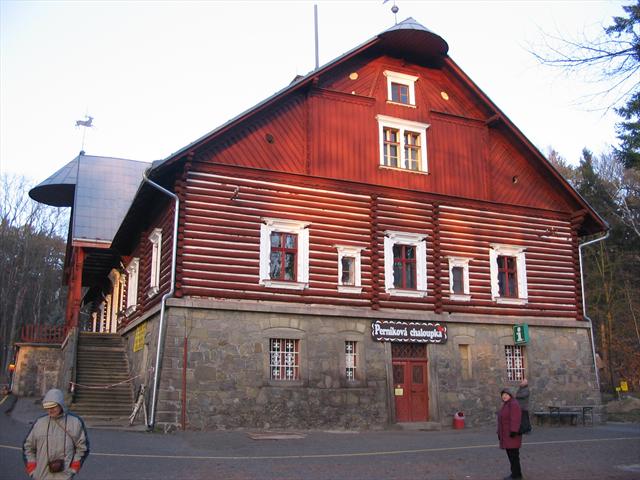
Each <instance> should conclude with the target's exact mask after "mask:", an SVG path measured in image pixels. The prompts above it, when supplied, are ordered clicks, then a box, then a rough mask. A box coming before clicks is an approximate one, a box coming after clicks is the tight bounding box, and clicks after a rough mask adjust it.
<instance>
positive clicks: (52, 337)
mask: <svg viewBox="0 0 640 480" xmlns="http://www.w3.org/2000/svg"><path fill="white" fill-rule="evenodd" d="M69 329H70V327H69V326H68V325H37V324H29V325H23V326H22V328H21V329H20V340H21V341H22V342H24V343H53V344H56V343H59V344H62V342H64V339H65V338H66V337H67V334H68V333H69Z"/></svg>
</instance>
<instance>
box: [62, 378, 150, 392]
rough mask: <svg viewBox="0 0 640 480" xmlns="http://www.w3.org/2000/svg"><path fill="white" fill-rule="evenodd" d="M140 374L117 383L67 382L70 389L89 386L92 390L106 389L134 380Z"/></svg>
mask: <svg viewBox="0 0 640 480" xmlns="http://www.w3.org/2000/svg"><path fill="white" fill-rule="evenodd" d="M139 376H140V375H136V376H135V377H131V378H128V379H127V380H123V381H121V382H118V383H113V384H111V385H83V384H82V383H76V382H69V383H70V384H71V391H73V390H75V388H76V387H82V388H89V389H93V390H108V389H109V388H113V387H117V386H118V385H122V384H123V383H129V382H131V381H132V380H135V379H136V378H138V377H139Z"/></svg>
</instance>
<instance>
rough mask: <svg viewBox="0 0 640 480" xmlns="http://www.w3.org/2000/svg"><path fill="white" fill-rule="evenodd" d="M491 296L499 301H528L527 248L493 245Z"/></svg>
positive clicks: (491, 253)
mask: <svg viewBox="0 0 640 480" xmlns="http://www.w3.org/2000/svg"><path fill="white" fill-rule="evenodd" d="M489 264H490V272H491V297H492V298H493V300H495V301H496V302H497V303H505V304H511V305H524V304H525V303H527V298H528V291H527V265H526V262H525V248H524V247H514V246H508V245H491V250H489Z"/></svg>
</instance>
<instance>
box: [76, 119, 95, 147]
mask: <svg viewBox="0 0 640 480" xmlns="http://www.w3.org/2000/svg"><path fill="white" fill-rule="evenodd" d="M84 118H85V119H84V120H76V128H78V127H83V128H82V148H80V150H81V151H83V152H84V137H85V135H86V134H87V128H92V127H93V117H90V116H89V115H85V116H84Z"/></svg>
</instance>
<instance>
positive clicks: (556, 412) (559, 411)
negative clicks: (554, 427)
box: [533, 405, 595, 426]
mask: <svg viewBox="0 0 640 480" xmlns="http://www.w3.org/2000/svg"><path fill="white" fill-rule="evenodd" d="M547 408H548V411H540V412H533V415H534V416H535V417H536V418H537V419H538V423H543V422H544V419H545V418H549V422H550V423H552V424H553V423H560V422H561V421H562V419H564V418H568V419H569V422H570V424H571V425H577V424H578V419H579V418H581V419H582V426H585V425H586V424H587V421H589V422H590V423H591V425H593V409H594V408H595V405H548V406H547Z"/></svg>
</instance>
